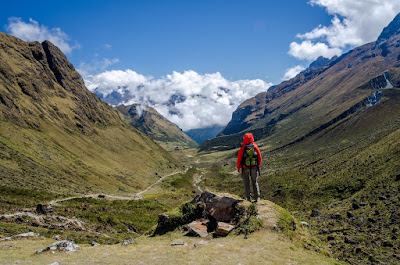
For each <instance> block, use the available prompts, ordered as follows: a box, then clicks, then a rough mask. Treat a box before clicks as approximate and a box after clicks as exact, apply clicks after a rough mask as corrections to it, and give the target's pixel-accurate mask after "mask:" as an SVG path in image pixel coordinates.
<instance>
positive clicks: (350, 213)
mask: <svg viewBox="0 0 400 265" xmlns="http://www.w3.org/2000/svg"><path fill="white" fill-rule="evenodd" d="M346 216H347V218H353V217H354V216H355V215H354V213H353V212H350V211H347V212H346Z"/></svg>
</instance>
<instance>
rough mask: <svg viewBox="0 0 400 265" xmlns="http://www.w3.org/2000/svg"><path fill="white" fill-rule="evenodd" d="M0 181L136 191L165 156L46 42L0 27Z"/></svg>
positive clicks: (168, 165) (168, 161)
mask: <svg viewBox="0 0 400 265" xmlns="http://www.w3.org/2000/svg"><path fill="white" fill-rule="evenodd" d="M0 79H1V82H0V179H1V183H2V184H1V185H3V186H8V187H18V188H25V189H35V190H43V191H44V190H46V191H50V192H54V193H84V192H89V191H92V192H94V191H109V192H113V193H119V192H130V191H137V190H140V189H143V188H144V187H147V186H148V185H149V184H151V183H153V182H154V181H155V180H156V179H158V177H157V176H156V175H155V173H162V172H171V171H174V170H176V169H175V167H176V165H175V162H174V161H173V160H172V158H171V157H170V155H169V154H168V153H167V152H166V151H164V149H162V148H161V147H160V146H159V145H157V144H156V143H154V142H153V141H152V140H150V139H149V138H148V137H147V136H145V135H143V134H142V133H140V132H138V131H137V130H135V129H133V128H132V127H131V126H130V125H128V124H126V123H124V122H123V121H122V120H121V118H120V117H119V114H118V112H117V111H116V110H114V109H112V108H111V107H110V106H108V105H107V104H106V103H103V102H101V101H100V99H99V98H98V97H97V96H96V95H94V94H92V93H91V92H89V91H88V90H87V89H86V87H85V86H84V83H83V80H82V78H81V76H80V75H79V74H78V72H77V71H76V70H75V69H74V67H73V66H72V65H71V63H69V62H68V60H67V58H66V57H65V55H64V54H63V53H62V52H61V51H60V50H59V49H58V48H57V47H56V46H54V45H53V44H51V43H50V42H48V41H45V42H43V43H39V42H24V41H21V40H19V39H17V38H15V37H12V36H10V35H7V34H4V33H0Z"/></svg>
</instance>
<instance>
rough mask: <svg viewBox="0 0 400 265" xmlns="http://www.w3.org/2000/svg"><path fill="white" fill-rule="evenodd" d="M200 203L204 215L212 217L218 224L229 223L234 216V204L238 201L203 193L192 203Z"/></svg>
mask: <svg viewBox="0 0 400 265" xmlns="http://www.w3.org/2000/svg"><path fill="white" fill-rule="evenodd" d="M199 202H202V203H203V204H204V213H205V214H206V215H208V216H212V217H213V218H215V219H216V220H217V221H218V222H230V221H232V219H233V218H234V217H235V216H236V214H237V211H236V207H235V206H236V204H237V203H239V202H240V201H239V200H236V199H234V198H232V197H226V196H224V197H221V196H218V195H215V194H214V193H211V192H208V191H204V192H203V193H202V194H201V195H200V196H196V197H195V198H194V199H193V200H192V203H199Z"/></svg>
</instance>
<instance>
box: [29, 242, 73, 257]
mask: <svg viewBox="0 0 400 265" xmlns="http://www.w3.org/2000/svg"><path fill="white" fill-rule="evenodd" d="M77 248H79V246H78V245H75V244H74V242H73V241H70V240H61V241H57V242H55V243H53V244H51V246H49V247H46V248H43V249H40V250H38V251H36V253H37V254H39V253H42V252H45V251H49V250H51V251H56V250H58V251H66V252H75V251H76V250H77Z"/></svg>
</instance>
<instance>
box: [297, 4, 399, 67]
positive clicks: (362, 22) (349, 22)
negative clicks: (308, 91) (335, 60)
mask: <svg viewBox="0 0 400 265" xmlns="http://www.w3.org/2000/svg"><path fill="white" fill-rule="evenodd" d="M309 3H310V4H311V5H312V6H320V7H322V8H325V9H326V11H327V12H328V13H329V14H330V15H333V19H332V20H331V24H330V25H328V26H322V25H319V26H318V27H316V28H314V29H313V30H312V31H310V32H307V33H304V34H298V35H297V37H298V38H301V39H304V40H305V41H303V42H302V43H300V44H299V43H296V42H293V43H291V44H290V50H289V54H290V55H292V56H294V57H296V58H298V59H301V60H304V59H305V60H314V59H316V58H318V57H319V56H324V57H328V56H325V55H326V54H328V55H332V54H334V55H337V54H338V53H339V52H340V53H342V50H343V49H344V48H346V47H354V46H359V45H362V44H365V43H368V42H371V41H375V40H376V39H377V38H378V36H379V34H380V33H381V32H382V30H383V28H384V27H385V26H387V25H388V24H389V23H390V21H391V20H392V19H393V18H394V17H395V16H396V15H397V14H398V13H399V12H400V1H399V0H368V1H366V0H311V1H310V2H309ZM308 48H309V49H310V50H309V52H307V49H308ZM304 54H306V55H304Z"/></svg>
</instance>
